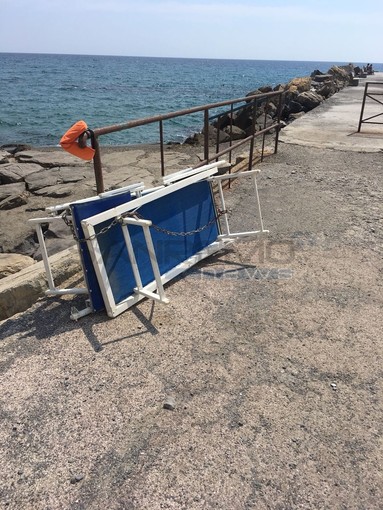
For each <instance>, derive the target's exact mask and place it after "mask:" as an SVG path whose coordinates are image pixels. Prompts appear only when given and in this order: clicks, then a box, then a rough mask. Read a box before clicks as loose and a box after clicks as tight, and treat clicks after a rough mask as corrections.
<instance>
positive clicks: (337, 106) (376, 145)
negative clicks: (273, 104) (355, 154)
mask: <svg viewBox="0 0 383 510" xmlns="http://www.w3.org/2000/svg"><path fill="white" fill-rule="evenodd" d="M366 82H376V83H377V84H378V85H377V86H376V87H374V86H372V87H369V92H378V93H380V94H383V73H375V74H374V75H372V76H369V77H368V78H361V79H359V85H358V86H357V87H347V88H345V89H343V90H341V91H340V92H338V93H337V94H335V95H333V96H332V97H330V98H329V99H328V100H326V101H325V102H324V103H323V104H322V105H320V106H319V107H318V108H315V109H314V110H311V111H310V112H308V113H307V114H305V115H304V116H303V117H301V118H299V119H297V120H296V121H294V122H293V123H292V124H290V125H289V126H287V127H286V128H285V129H283V130H282V132H281V141H283V142H285V143H293V144H298V145H307V146H309V147H317V148H322V149H336V150H344V151H360V152H378V151H381V150H383V123H382V122H383V115H382V116H381V117H378V118H377V119H375V120H377V121H378V122H380V123H381V124H380V125H374V124H362V127H361V130H360V132H359V133H358V132H357V131H358V125H359V118H360V112H361V105H362V101H363V94H364V89H365V84H366ZM378 99H379V100H380V101H382V102H383V95H382V96H380V97H378ZM379 113H381V114H383V105H382V104H378V103H377V102H376V101H374V100H373V99H367V101H366V106H365V110H364V114H363V118H364V119H365V118H367V117H371V116H373V115H377V114H379Z"/></svg>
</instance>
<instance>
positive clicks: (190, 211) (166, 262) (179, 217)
mask: <svg viewBox="0 0 383 510" xmlns="http://www.w3.org/2000/svg"><path fill="white" fill-rule="evenodd" d="M137 212H138V213H139V214H140V216H142V218H144V219H146V220H151V221H152V223H153V224H154V225H157V226H159V227H161V228H164V229H167V230H171V231H175V232H188V231H192V230H195V229H198V228H200V227H202V226H205V225H206V224H207V223H209V222H210V221H211V220H213V221H212V224H211V225H209V227H207V228H205V229H204V230H202V231H201V232H199V233H195V234H193V235H189V236H171V235H168V234H165V233H162V232H158V231H157V230H155V229H154V228H153V227H151V229H150V232H151V235H152V239H153V244H154V248H155V251H156V255H157V260H158V265H159V268H160V273H161V274H164V273H166V272H167V271H169V270H170V269H172V268H174V267H175V266H177V265H178V264H179V263H181V262H184V261H185V260H186V259H188V258H189V257H191V256H192V255H194V254H196V253H197V252H199V251H200V250H202V249H203V248H206V247H207V246H209V245H210V244H211V243H212V242H214V241H215V240H216V239H217V236H218V233H219V232H218V227H217V221H214V218H215V214H216V213H215V208H214V202H213V197H212V193H211V188H210V184H209V183H208V182H207V181H201V182H197V183H195V184H191V185H190V186H187V187H185V188H182V189H180V190H178V191H175V192H173V193H170V194H169V195H166V196H164V197H161V198H158V199H156V200H153V201H151V202H149V203H147V204H145V205H143V206H142V207H140V209H139V210H138V211H137ZM89 216H90V215H89ZM104 226H105V223H102V224H100V225H97V229H96V231H100V230H101V228H103V227H104ZM128 228H129V233H130V236H131V238H132V243H133V247H134V252H135V255H136V259H137V264H138V267H139V271H140V275H141V279H142V283H143V285H147V284H148V283H149V282H151V281H153V280H154V275H153V271H152V267H151V263H150V258H149V254H148V251H147V248H146V242H145V238H144V234H143V231H142V228H141V227H136V226H129V227H128ZM98 243H99V246H100V250H101V253H102V258H103V261H104V265H105V268H106V272H107V274H108V278H109V282H110V285H111V288H112V292H113V296H114V300H115V302H116V303H119V302H121V301H122V300H123V299H125V298H127V297H128V296H130V295H132V294H133V293H134V290H133V289H134V287H136V282H135V280H134V275H133V271H132V268H131V264H130V261H129V257H128V253H127V250H126V245H125V240H124V238H123V235H122V231H121V228H120V226H116V227H114V228H113V229H111V230H110V231H109V232H108V233H107V234H106V235H101V236H100V237H99V238H98Z"/></svg>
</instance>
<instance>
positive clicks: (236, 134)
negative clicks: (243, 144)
mask: <svg viewBox="0 0 383 510" xmlns="http://www.w3.org/2000/svg"><path fill="white" fill-rule="evenodd" d="M224 132H225V133H226V134H228V135H229V136H230V135H231V139H232V140H241V139H242V138H245V137H246V132H245V131H244V130H243V129H241V128H239V127H237V126H231V128H230V126H226V127H225V128H224Z"/></svg>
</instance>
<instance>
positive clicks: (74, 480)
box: [70, 474, 84, 484]
mask: <svg viewBox="0 0 383 510" xmlns="http://www.w3.org/2000/svg"><path fill="white" fill-rule="evenodd" d="M83 478H84V475H81V474H79V475H74V476H72V478H71V479H70V483H72V484H75V483H78V482H81V480H83Z"/></svg>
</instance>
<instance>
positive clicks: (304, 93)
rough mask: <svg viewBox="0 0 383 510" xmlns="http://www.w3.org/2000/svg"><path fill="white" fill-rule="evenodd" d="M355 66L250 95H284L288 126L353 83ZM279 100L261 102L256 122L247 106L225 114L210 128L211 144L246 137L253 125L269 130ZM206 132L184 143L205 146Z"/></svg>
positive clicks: (284, 117)
mask: <svg viewBox="0 0 383 510" xmlns="http://www.w3.org/2000/svg"><path fill="white" fill-rule="evenodd" d="M354 76H355V71H354V66H353V64H349V65H347V66H333V67H331V68H330V69H329V70H328V71H327V72H326V73H323V72H321V71H319V70H315V71H313V73H312V74H311V75H310V76H307V77H301V78H294V79H293V80H291V81H290V82H289V83H287V84H279V85H277V86H275V87H271V86H268V85H267V86H264V87H260V88H258V89H256V90H253V91H251V92H249V93H248V94H247V96H254V95H260V94H265V93H268V92H280V91H281V92H283V97H282V105H281V106H282V108H281V112H280V119H281V121H282V122H283V123H285V125H286V124H289V123H291V122H293V121H294V120H296V119H297V118H299V117H301V116H302V115H304V114H305V113H307V112H309V111H310V110H313V109H314V108H316V107H317V106H319V105H320V104H321V103H322V102H323V101H324V100H326V99H328V98H329V97H330V96H332V95H333V94H335V93H336V92H338V91H339V90H341V89H343V88H344V87H347V86H349V85H352V84H354ZM278 105H279V97H276V98H273V97H271V98H270V100H269V101H263V102H262V101H259V103H258V104H257V108H256V118H255V119H254V118H253V116H254V108H253V106H252V105H250V104H249V105H245V106H243V107H241V108H239V109H238V110H236V111H234V112H233V113H230V112H229V113H224V114H222V115H221V116H220V117H219V118H218V119H217V120H215V121H214V122H213V123H212V124H211V125H210V126H209V137H210V139H211V140H212V142H213V141H214V142H215V141H216V140H217V139H218V140H219V142H220V143H225V142H228V141H229V140H230V133H232V135H231V136H232V139H233V140H240V139H243V138H246V137H247V136H249V135H250V134H251V133H252V130H253V124H254V126H255V131H261V130H263V129H264V128H265V127H270V126H272V125H273V124H275V123H276V121H277V119H278V114H279V112H278ZM203 141H204V130H202V131H201V132H200V133H195V134H194V135H192V136H191V137H189V138H188V139H187V140H186V142H185V143H189V144H202V143H203Z"/></svg>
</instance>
